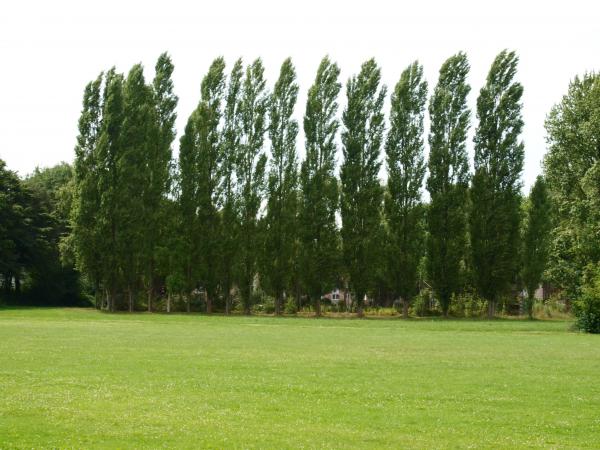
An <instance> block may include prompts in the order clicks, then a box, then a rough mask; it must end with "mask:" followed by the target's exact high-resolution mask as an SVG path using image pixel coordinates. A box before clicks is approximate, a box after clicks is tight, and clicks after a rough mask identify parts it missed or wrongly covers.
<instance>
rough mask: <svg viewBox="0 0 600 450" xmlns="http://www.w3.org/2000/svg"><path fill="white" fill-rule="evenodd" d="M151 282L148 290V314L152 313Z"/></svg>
mask: <svg viewBox="0 0 600 450" xmlns="http://www.w3.org/2000/svg"><path fill="white" fill-rule="evenodd" d="M152 291H153V289H152V281H150V287H149V288H148V312H152Z"/></svg>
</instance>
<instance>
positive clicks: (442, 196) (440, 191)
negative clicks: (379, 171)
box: [427, 53, 471, 315]
mask: <svg viewBox="0 0 600 450" xmlns="http://www.w3.org/2000/svg"><path fill="white" fill-rule="evenodd" d="M468 73H469V63H468V61H467V56H466V55H465V54H464V53H458V54H456V55H454V56H452V57H450V58H449V59H448V60H447V61H446V62H445V63H444V64H443V65H442V68H441V69H440V75H439V80H438V84H437V86H436V87H435V90H434V92H433V95H432V97H431V100H430V103H429V116H430V120H431V129H430V133H429V146H430V152H429V164H428V166H429V178H428V179H427V190H428V191H429V195H430V197H431V200H430V205H429V209H428V214H427V230H428V232H429V234H428V239H427V264H428V270H427V271H428V273H429V279H430V280H431V283H432V285H433V289H434V291H435V294H436V296H437V297H438V300H439V301H440V303H441V305H442V310H443V313H444V315H447V313H448V309H449V307H450V302H451V299H452V295H453V294H456V293H457V292H458V291H459V288H460V284H461V283H460V279H461V267H462V265H463V262H464V259H465V256H466V255H465V248H466V243H467V225H466V205H467V188H468V181H469V163H468V160H467V149H466V139H467V131H468V129H469V120H470V119H469V118H470V112H469V110H468V108H467V95H468V93H469V91H470V90H471V88H470V87H469V85H468V84H467V82H466V79H467V74H468Z"/></svg>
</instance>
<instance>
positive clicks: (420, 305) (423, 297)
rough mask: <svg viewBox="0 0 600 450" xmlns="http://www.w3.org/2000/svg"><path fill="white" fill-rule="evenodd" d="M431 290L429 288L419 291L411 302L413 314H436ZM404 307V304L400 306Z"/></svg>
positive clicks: (422, 315) (421, 315) (420, 315)
mask: <svg viewBox="0 0 600 450" xmlns="http://www.w3.org/2000/svg"><path fill="white" fill-rule="evenodd" d="M432 303H433V302H432V300H431V291H430V290H429V289H423V290H422V291H421V292H419V293H418V294H417V295H416V296H415V298H414V300H413V301H412V304H411V312H412V314H414V315H416V316H419V317H424V316H431V315H434V314H435V313H436V312H435V311H434V308H433V307H432ZM400 307H401V308H402V306H400Z"/></svg>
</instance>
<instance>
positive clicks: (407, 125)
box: [385, 61, 427, 318]
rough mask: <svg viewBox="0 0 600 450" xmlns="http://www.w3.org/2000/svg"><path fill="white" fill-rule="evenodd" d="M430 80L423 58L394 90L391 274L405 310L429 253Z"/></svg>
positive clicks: (389, 150)
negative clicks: (425, 193) (424, 192)
mask: <svg viewBox="0 0 600 450" xmlns="http://www.w3.org/2000/svg"><path fill="white" fill-rule="evenodd" d="M426 101H427V82H426V81H425V80H423V67H422V66H421V65H419V63H418V62H416V61H415V62H414V63H412V64H411V65H410V66H408V67H407V68H406V69H405V70H404V72H402V75H401V76H400V81H398V84H396V88H395V89H394V93H393V94H392V105H391V110H390V130H389V132H388V135H387V141H386V145H385V150H386V154H387V167H388V187H387V195H386V196H385V213H386V218H387V222H388V227H389V233H390V235H389V244H390V245H389V257H388V270H387V271H386V274H387V275H388V276H389V277H390V280H389V281H390V282H391V285H392V288H393V291H394V293H395V294H396V295H398V296H400V298H401V300H402V304H403V315H404V317H405V318H406V317H408V306H409V304H410V301H411V300H412V298H413V297H414V296H415V295H416V294H417V292H418V266H419V261H420V260H421V258H422V257H423V253H424V243H425V241H424V238H425V233H424V231H425V230H424V228H423V212H424V209H423V205H422V203H421V188H422V186H423V177H424V176H425V159H424V156H423V152H424V138H423V132H424V129H423V117H424V114H425V102H426Z"/></svg>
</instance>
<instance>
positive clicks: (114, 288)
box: [62, 51, 600, 322]
mask: <svg viewBox="0 0 600 450" xmlns="http://www.w3.org/2000/svg"><path fill="white" fill-rule="evenodd" d="M517 65H518V57H517V56H516V54H515V53H514V52H510V51H502V52H501V53H500V54H499V55H498V56H497V57H496V58H495V60H494V62H493V64H492V66H491V68H490V71H489V74H488V76H487V79H486V82H485V84H484V86H482V87H481V89H480V91H479V94H478V98H477V107H476V111H475V114H474V116H475V118H473V117H472V116H473V114H472V112H471V111H470V110H469V108H468V104H467V97H468V95H469V94H470V90H471V87H470V86H469V84H468V81H467V78H468V74H469V70H470V67H469V63H468V59H467V56H466V55H465V54H464V53H458V54H456V55H453V56H452V57H450V58H449V59H448V60H447V61H446V62H445V63H444V64H443V65H442V67H441V69H440V71H439V78H438V81H437V84H436V85H435V86H434V87H433V88H432V89H430V88H429V86H428V84H427V82H426V81H425V79H424V78H423V68H422V66H421V65H420V64H419V63H418V62H414V63H412V64H411V65H409V66H408V67H407V68H406V69H405V70H404V71H403V72H402V74H401V76H400V79H399V81H398V82H397V84H396V85H395V86H394V89H393V90H392V92H391V102H390V110H389V111H388V112H387V113H388V114H387V121H386V112H385V111H384V101H385V98H386V96H387V90H386V87H385V86H383V85H382V83H381V72H380V68H379V66H378V65H377V63H376V62H375V60H373V59H371V60H369V61H366V62H365V63H364V64H363V65H362V66H361V67H360V70H359V72H358V74H356V75H354V76H352V77H350V79H349V80H347V82H346V84H345V97H346V98H345V102H344V103H345V105H346V106H345V108H344V110H343V111H339V107H338V101H339V97H340V95H342V93H341V91H342V83H341V81H340V80H339V74H340V70H339V68H338V66H337V65H336V64H335V63H334V62H333V61H331V60H330V59H329V58H324V59H323V60H322V61H321V63H320V65H319V67H318V70H317V74H316V77H315V80H314V83H313V85H312V86H311V87H310V88H309V90H308V96H307V101H306V105H305V110H304V118H303V122H302V124H301V125H302V126H303V129H304V143H303V149H304V152H303V153H304V158H303V160H302V161H300V158H299V152H298V145H299V143H298V132H299V126H300V124H298V123H297V121H296V120H295V119H294V114H293V113H294V110H295V108H296V107H297V105H296V103H297V96H298V90H299V86H298V84H297V81H296V72H295V68H294V66H293V64H292V61H291V60H290V59H287V60H285V61H284V62H283V64H282V66H281V70H280V74H279V77H278V79H277V80H276V82H275V84H274V86H273V88H272V89H268V87H267V82H266V80H265V78H264V67H263V64H262V62H261V60H260V59H257V60H255V61H254V62H252V63H251V64H249V65H247V66H244V65H243V63H242V61H241V60H238V61H236V62H235V63H234V65H233V67H232V68H231V70H229V71H226V66H225V62H224V60H223V59H222V58H217V59H215V60H214V61H213V63H212V64H211V66H210V68H209V70H208V72H207V74H206V75H205V77H204V78H203V80H202V82H201V86H200V100H199V103H198V106H197V107H196V109H195V110H194V111H193V113H192V114H191V115H190V117H189V118H188V120H187V123H186V126H185V129H184V132H183V135H182V136H181V139H180V141H179V157H178V158H177V159H175V158H173V155H172V147H173V143H174V139H175V136H176V133H175V128H174V124H175V119H176V107H177V101H178V99H177V97H176V95H175V94H174V91H173V82H172V73H173V70H174V68H173V64H172V62H171V60H170V58H169V56H168V55H167V54H163V55H161V56H160V58H159V59H158V62H157V64H156V70H155V77H154V79H153V80H152V81H151V82H147V81H146V79H145V78H144V74H143V68H142V67H141V65H136V66H134V67H133V68H132V69H131V70H130V72H129V73H128V74H127V76H125V75H124V74H119V73H117V72H116V71H115V69H111V70H109V71H107V72H106V73H102V74H100V75H99V76H98V78H97V79H96V80H94V81H92V82H90V83H89V84H88V85H87V86H86V88H85V92H84V100H83V111H82V114H81V117H80V120H79V136H78V138H77V146H76V160H75V165H74V173H75V176H74V180H73V183H72V189H71V190H72V208H71V211H70V232H69V233H66V234H65V238H64V239H63V243H62V245H63V247H64V249H66V250H65V251H66V252H69V251H71V252H72V253H73V255H74V259H75V260H76V264H77V268H78V269H79V270H80V271H81V273H83V274H84V276H85V280H86V281H87V283H88V284H89V285H90V286H92V291H93V292H94V295H95V298H96V300H95V301H96V304H97V306H98V307H103V308H106V309H108V310H111V311H114V310H116V309H122V308H128V309H129V310H134V309H136V308H139V307H146V308H148V310H152V309H153V304H154V303H155V302H156V301H157V299H158V298H159V297H160V298H161V299H165V300H166V309H167V310H170V309H171V306H172V305H171V301H172V299H173V298H175V296H176V297H177V298H178V299H184V300H185V301H186V304H187V307H188V308H190V304H191V301H192V299H193V298H196V297H198V296H201V297H202V298H203V299H204V301H205V306H204V308H205V310H206V312H209V313H210V312H212V311H214V310H219V311H225V312H230V311H231V310H232V308H234V307H237V306H238V305H239V306H240V307H241V309H242V310H243V311H244V312H245V313H250V312H251V310H252V306H253V304H254V303H256V302H257V301H259V300H258V296H259V295H260V293H266V295H268V296H270V297H272V298H273V299H274V310H275V313H276V314H281V313H282V312H283V310H284V305H285V304H288V303H290V302H292V303H293V304H294V305H295V306H296V307H298V306H300V305H311V307H312V308H314V311H315V313H316V314H317V315H319V314H320V313H321V300H322V298H323V296H324V294H326V293H328V292H329V291H331V290H332V289H333V288H335V287H342V288H347V289H348V291H349V292H350V293H351V296H352V297H351V298H352V302H351V308H352V309H353V310H354V311H356V313H357V314H358V315H359V316H360V315H362V313H363V307H364V305H365V302H366V301H368V302H369V303H371V304H372V303H376V304H390V303H392V302H400V303H401V304H402V305H403V311H404V314H405V315H407V314H408V311H409V306H410V305H411V302H412V301H413V299H414V298H415V297H416V296H417V295H419V294H420V293H422V292H423V291H424V290H428V291H431V292H432V296H433V299H434V300H435V302H436V303H437V304H438V305H439V308H440V310H441V312H442V314H444V315H448V313H449V311H450V309H451V306H452V302H453V300H454V299H456V298H458V297H460V296H461V295H463V294H464V293H465V292H474V293H475V295H477V296H479V297H480V298H482V299H484V300H485V301H486V302H487V305H488V315H489V316H490V317H492V316H493V315H494V314H495V313H496V307H497V305H498V304H499V303H500V302H502V303H503V304H504V303H506V300H507V299H515V298H516V296H517V293H518V292H520V291H521V290H524V291H525V292H526V295H525V296H524V299H523V300H522V306H523V307H524V309H525V310H526V311H529V313H530V314H531V309H532V305H533V294H534V291H535V289H536V288H537V286H538V285H539V284H540V282H541V281H542V280H546V281H551V282H553V283H554V286H555V287H556V288H557V289H559V290H562V292H563V293H564V295H565V296H566V297H567V298H568V299H571V300H575V301H579V300H580V299H583V298H588V299H590V298H596V296H595V294H594V292H596V291H594V289H598V286H597V285H596V287H594V286H595V284H594V283H595V282H596V281H594V280H597V279H598V272H599V271H598V261H599V260H600V252H599V251H598V250H599V246H598V239H597V238H596V239H594V238H593V237H592V236H596V237H597V236H598V234H597V232H598V223H599V221H598V217H597V214H596V212H595V211H597V210H598V208H594V207H595V206H596V205H598V204H600V203H594V202H598V199H599V198H600V195H599V194H598V190H600V183H598V179H597V178H594V177H596V176H597V174H596V172H597V168H598V157H599V155H598V153H597V147H594V146H595V145H597V142H598V134H600V131H599V129H600V127H598V126H597V124H596V123H595V122H594V121H596V120H598V117H599V115H598V108H599V107H598V106H597V105H598V101H597V100H598V86H599V84H600V82H599V81H598V77H597V76H596V75H593V74H592V75H586V76H585V77H584V79H582V80H580V79H576V80H575V81H574V82H573V84H572V86H571V88H570V91H569V93H568V94H567V95H566V96H565V98H564V99H563V102H562V103H560V104H559V105H557V106H556V107H555V108H554V109H553V111H552V112H551V114H550V115H549V116H548V122H547V129H548V141H549V145H550V150H549V154H548V156H547V159H546V164H545V172H546V173H545V178H542V177H539V178H538V179H537V181H536V183H535V184H534V186H533V188H532V191H531V194H530V195H529V197H528V198H523V197H522V195H521V189H522V181H521V173H522V169H523V159H524V145H523V142H522V140H521V131H522V128H523V120H522V115H521V110H522V102H521V98H522V94H523V87H522V85H521V84H520V83H519V82H518V81H516V74H517ZM426 113H428V114H429V122H430V128H429V130H425V127H424V118H425V114H426ZM472 122H474V126H475V138H474V150H475V151H474V161H473V164H472V168H473V170H472V171H471V169H470V162H469V157H468V153H467V140H468V139H467V136H468V131H469V128H470V126H471V124H472ZM574 129H578V130H579V129H580V130H581V132H574V131H573V130H574ZM426 137H427V140H428V144H429V154H428V160H426V158H425V152H424V150H425V138H426ZM340 144H341V146H340ZM338 146H340V147H341V151H342V152H341V153H342V158H341V161H339V171H338V161H337V160H336V156H337V155H338V150H339V149H338ZM574 149H577V150H576V151H575V150H574ZM574 161H577V162H574ZM384 163H385V169H386V170H387V177H386V180H385V183H384V182H382V180H381V179H380V177H379V174H380V172H381V166H382V164H384ZM423 186H425V187H426V189H427V191H428V193H429V201H428V202H424V201H423V198H422V195H423V192H422V190H423ZM575 221H576V222H577V229H576V230H575V231H574V227H573V225H574V223H575ZM579 230H581V231H579ZM593 233H596V234H595V235H594V234H593ZM584 244H585V245H584ZM582 246H584V247H585V248H582ZM573 252H576V253H577V257H574V254H573ZM161 301H162V300H161ZM589 303H590V302H589V301H587V303H586V304H589ZM592 303H593V302H592ZM577 305H578V304H576V310H577V311H580V310H581V308H580V307H578V306H577ZM599 317H600V316H599ZM598 320H600V319H598ZM592 322H593V320H592Z"/></svg>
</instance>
